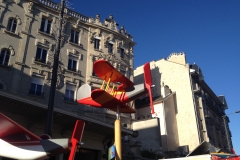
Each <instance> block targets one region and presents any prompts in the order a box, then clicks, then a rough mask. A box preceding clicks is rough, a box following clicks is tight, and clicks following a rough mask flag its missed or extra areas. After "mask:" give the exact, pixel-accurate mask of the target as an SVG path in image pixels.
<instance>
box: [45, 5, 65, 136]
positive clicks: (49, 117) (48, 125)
mask: <svg viewBox="0 0 240 160" xmlns="http://www.w3.org/2000/svg"><path fill="white" fill-rule="evenodd" d="M64 6H65V0H62V1H61V5H60V13H59V29H58V33H57V44H56V49H55V54H54V62H53V69H52V79H51V87H50V95H49V100H48V110H47V121H46V126H45V134H47V135H49V136H52V123H53V112H54V99H55V90H56V83H57V69H58V64H59V54H60V50H61V38H62V34H61V32H62V23H63V14H64Z"/></svg>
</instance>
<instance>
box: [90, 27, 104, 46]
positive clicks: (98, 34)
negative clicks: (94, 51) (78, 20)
mask: <svg viewBox="0 0 240 160" xmlns="http://www.w3.org/2000/svg"><path fill="white" fill-rule="evenodd" d="M90 37H91V38H90V42H91V43H94V39H95V37H101V29H100V28H97V29H96V30H95V32H93V33H90Z"/></svg>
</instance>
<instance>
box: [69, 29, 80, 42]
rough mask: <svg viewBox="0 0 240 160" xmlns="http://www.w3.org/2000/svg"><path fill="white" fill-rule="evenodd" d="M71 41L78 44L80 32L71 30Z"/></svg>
mask: <svg viewBox="0 0 240 160" xmlns="http://www.w3.org/2000/svg"><path fill="white" fill-rule="evenodd" d="M70 42H72V43H75V44H78V42H79V32H78V31H76V30H73V29H72V30H71V38H70Z"/></svg>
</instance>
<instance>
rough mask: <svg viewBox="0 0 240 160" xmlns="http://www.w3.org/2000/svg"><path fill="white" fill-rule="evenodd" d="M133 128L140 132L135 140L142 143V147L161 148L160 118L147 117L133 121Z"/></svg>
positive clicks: (156, 149)
mask: <svg viewBox="0 0 240 160" xmlns="http://www.w3.org/2000/svg"><path fill="white" fill-rule="evenodd" d="M132 125H133V130H134V131H138V132H139V136H138V137H137V138H135V139H134V140H137V141H140V142H141V143H142V147H141V148H142V149H152V150H153V151H159V150H161V138H160V137H161V135H160V125H159V119H158V118H154V119H147V120H142V121H136V122H133V124H132Z"/></svg>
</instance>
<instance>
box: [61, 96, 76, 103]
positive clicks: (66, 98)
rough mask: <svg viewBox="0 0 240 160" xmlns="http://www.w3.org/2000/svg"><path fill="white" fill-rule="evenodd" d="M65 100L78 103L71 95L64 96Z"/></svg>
mask: <svg viewBox="0 0 240 160" xmlns="http://www.w3.org/2000/svg"><path fill="white" fill-rule="evenodd" d="M63 100H64V101H65V102H71V103H76V100H75V99H74V98H71V97H64V98H63Z"/></svg>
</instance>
